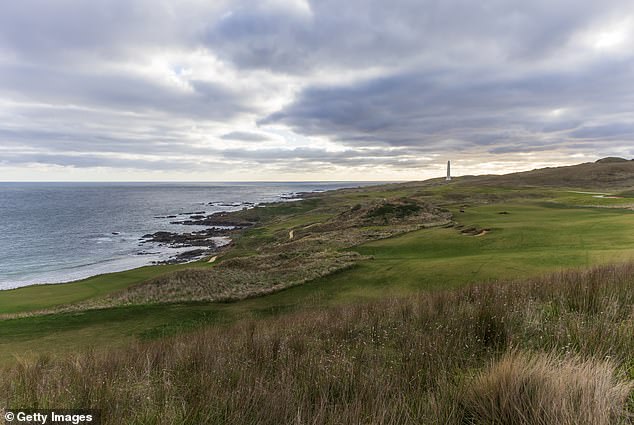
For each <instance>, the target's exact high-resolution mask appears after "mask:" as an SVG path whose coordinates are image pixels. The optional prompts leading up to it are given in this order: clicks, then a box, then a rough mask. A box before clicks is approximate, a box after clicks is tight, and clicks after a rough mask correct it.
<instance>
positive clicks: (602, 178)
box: [458, 157, 634, 191]
mask: <svg viewBox="0 0 634 425" xmlns="http://www.w3.org/2000/svg"><path fill="white" fill-rule="evenodd" d="M458 181H459V182H463V183H464V182H466V183H468V184H479V185H486V186H502V187H526V186H542V187H567V188H584V189H601V190H611V191H614V190H620V189H628V188H632V187H634V161H628V160H626V159H623V158H612V157H608V158H603V159H600V160H598V161H596V162H587V163H583V164H577V165H571V166H565V167H548V168H540V169H536V170H531V171H523V172H519V173H511V174H504V175H500V176H492V175H487V176H475V177H468V178H466V179H464V180H461V179H458Z"/></svg>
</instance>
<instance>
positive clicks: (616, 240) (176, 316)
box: [0, 187, 634, 361]
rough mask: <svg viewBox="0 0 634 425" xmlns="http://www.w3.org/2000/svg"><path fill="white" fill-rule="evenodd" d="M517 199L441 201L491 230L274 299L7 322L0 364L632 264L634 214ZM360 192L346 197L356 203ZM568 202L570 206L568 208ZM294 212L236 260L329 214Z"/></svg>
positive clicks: (86, 284) (61, 292)
mask: <svg viewBox="0 0 634 425" xmlns="http://www.w3.org/2000/svg"><path fill="white" fill-rule="evenodd" d="M516 192H517V191H500V192H498V193H505V194H506V195H505V196H509V195H508V194H509V193H510V194H511V195H512V199H513V200H511V201H502V202H500V203H490V202H488V201H486V200H485V201H482V202H480V203H474V204H473V205H472V206H467V207H464V212H460V208H461V205H462V202H463V201H462V199H460V200H458V202H454V203H446V204H445V205H446V206H448V207H449V208H450V209H451V210H452V213H453V214H454V219H455V221H456V222H457V223H458V224H459V225H461V226H464V227H462V228H467V227H475V228H477V229H490V230H489V231H488V232H487V233H486V234H483V235H481V236H467V235H464V234H462V233H461V231H460V228H457V227H449V228H440V227H438V228H431V229H424V230H418V231H414V232H410V233H406V234H402V235H400V236H396V237H392V238H389V239H383V240H378V241H374V242H370V243H366V244H363V245H361V246H357V247H354V248H352V250H355V251H358V252H359V253H361V254H364V255H368V256H371V259H369V260H364V261H361V262H360V263H358V264H357V265H356V266H355V267H353V268H351V269H349V270H346V271H342V272H338V273H335V274H333V275H329V276H326V277H323V278H320V279H317V280H315V281H312V282H309V283H307V284H304V285H301V286H296V287H293V288H290V289H287V290H284V291H281V292H278V293H275V294H272V295H268V296H264V297H259V298H252V299H247V300H243V301H239V302H233V303H190V304H170V305H147V306H144V305H139V306H129V307H118V308H110V309H103V310H92V311H85V312H79V313H64V314H53V315H47V316H36V317H25V318H20V319H12V320H5V321H2V323H1V324H0V341H1V342H0V360H5V361H6V360H9V359H11V358H13V357H14V355H16V354H17V355H20V356H24V355H29V353H34V354H35V353H41V352H51V353H56V352H66V351H72V350H75V349H77V348H82V347H88V346H95V347H103V346H123V345H126V344H129V343H131V342H133V341H137V340H144V339H151V338H158V337H163V336H169V335H174V334H177V333H182V332H184V331H187V330H190V329H194V328H197V327H201V326H205V325H210V324H218V323H226V322H231V321H233V320H236V319H237V318H243V317H258V316H261V315H271V314H279V313H282V312H286V311H292V310H296V309H305V308H311V307H318V306H323V305H327V304H338V303H348V302H357V301H359V300H363V299H369V298H376V297H384V296H401V295H407V294H411V293H413V292H416V291H421V290H433V289H442V288H451V287H456V286H460V285H464V284H468V283H472V282H480V281H487V280H495V279H507V278H525V277H529V276H534V275H539V274H543V273H547V272H551V271H556V270H560V269H563V268H571V267H585V266H589V265H594V264H600V263H610V262H619V261H626V260H630V259H633V258H634V232H633V231H632V230H634V213H633V212H632V211H630V210H627V209H622V208H590V207H580V206H578V205H583V202H584V200H587V199H592V200H593V202H598V201H597V200H600V199H601V198H592V195H590V194H578V193H573V194H568V193H567V192H566V193H564V192H560V193H558V194H557V193H555V194H554V195H553V193H552V191H551V192H548V196H544V197H543V198H542V199H541V200H535V199H534V198H535V196H530V197H528V198H527V199H521V198H519V199H518V197H517V196H515V195H516ZM386 193H388V192H386ZM430 193H431V194H430V195H429V196H432V197H438V196H439V193H440V195H441V196H442V197H443V199H446V196H447V193H449V192H448V191H447V187H442V188H441V189H439V190H435V191H431V192H430ZM465 193H468V191H466V192H465ZM472 193H479V194H485V195H486V196H491V195H496V192H495V191H494V190H493V189H491V188H486V190H479V189H478V190H475V189H474V190H472ZM362 195H363V193H361V194H359V193H354V194H353V195H346V196H349V197H351V198H352V200H353V202H356V201H357V199H359V198H360V197H361V196H362ZM374 195H375V194H372V196H374ZM346 196H344V195H337V197H335V198H334V201H335V202H342V200H343V199H345V197H346ZM460 196H463V195H460ZM464 196H467V195H464ZM496 196H497V195H496ZM449 197H451V196H449ZM563 199H565V200H567V201H568V202H569V205H566V204H564V203H562V200H563ZM553 201H555V202H553ZM608 202H614V201H608ZM294 208H295V209H296V211H297V212H298V214H296V215H293V216H290V217H289V218H288V220H280V219H275V220H274V221H273V222H272V223H271V224H270V226H267V225H264V227H260V228H254V229H251V230H249V231H247V232H246V233H245V234H244V236H242V237H240V238H238V239H237V241H236V249H235V250H234V251H233V252H232V251H230V252H229V256H234V255H238V254H241V255H249V253H250V252H252V251H253V250H255V249H257V247H258V243H259V242H258V241H260V240H267V241H268V240H271V239H272V238H274V237H278V238H279V237H280V235H281V236H284V235H285V234H287V233H288V229H292V228H296V227H301V226H305V225H310V224H312V223H315V222H318V221H320V220H322V219H327V218H328V215H327V214H326V213H324V212H323V211H321V212H320V211H318V212H315V211H312V210H310V209H308V208H303V209H302V208H299V206H298V207H294ZM274 235H276V236H274ZM210 266H211V265H210V264H207V263H200V262H199V263H194V264H188V265H179V266H160V267H145V268H140V269H136V270H132V271H127V272H123V273H114V274H109V275H103V276H97V277H94V278H91V279H86V280H84V281H80V282H74V283H71V284H60V285H43V286H32V287H27V288H21V289H17V290H12V291H2V292H0V312H1V313H12V312H20V311H31V310H37V309H42V308H47V307H51V306H55V305H59V304H65V303H72V302H76V301H81V300H85V299H89V298H92V297H96V296H99V295H103V294H107V293H110V292H113V291H117V290H119V289H122V288H125V287H127V286H130V285H134V284H137V283H140V282H143V281H145V280H147V279H150V278H152V277H155V276H157V275H159V274H162V273H166V272H168V271H173V270H177V269H179V268H183V267H210Z"/></svg>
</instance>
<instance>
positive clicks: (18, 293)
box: [0, 261, 213, 315]
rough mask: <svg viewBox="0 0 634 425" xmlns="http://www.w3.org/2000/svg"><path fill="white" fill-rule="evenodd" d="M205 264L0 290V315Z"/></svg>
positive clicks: (104, 291) (151, 268)
mask: <svg viewBox="0 0 634 425" xmlns="http://www.w3.org/2000/svg"><path fill="white" fill-rule="evenodd" d="M209 267H213V264H209V263H206V262H202V261H201V262H196V263H189V264H175V265H160V266H147V267H140V268H137V269H133V270H127V271H123V272H118V273H108V274H103V275H99V276H94V277H90V278H88V279H83V280H79V281H76V282H70V283H63V284H50V285H33V286H26V287H22V288H17V289H11V290H6V291H0V315H1V314H7V313H18V312H28V311H34V310H42V309H46V308H49V307H53V306H57V305H61V304H70V303H75V302H79V301H83V300H87V299H90V298H95V297H99V296H103V295H106V294H108V293H111V292H114V291H117V290H120V289H122V288H126V287H128V286H131V285H135V284H138V283H141V282H144V281H146V280H148V279H151V278H154V277H156V276H160V275H162V274H165V273H169V272H173V271H176V270H182V269H185V268H209Z"/></svg>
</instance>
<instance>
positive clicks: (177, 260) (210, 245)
mask: <svg viewBox="0 0 634 425" xmlns="http://www.w3.org/2000/svg"><path fill="white" fill-rule="evenodd" d="M311 194H313V192H299V193H285V194H282V195H280V197H279V198H280V200H281V201H282V202H285V201H286V202H289V201H294V200H300V199H303V198H305V197H307V196H310V195H311ZM201 205H207V206H211V207H216V208H217V207H222V208H235V210H233V211H219V212H214V213H211V214H208V213H207V212H206V211H190V212H182V213H179V214H171V215H165V216H156V217H154V218H156V219H176V220H172V221H170V222H169V223H170V224H176V225H182V226H198V227H200V226H202V227H206V229H203V230H197V231H194V232H182V233H178V232H168V231H159V232H155V233H148V234H146V235H143V236H142V237H141V238H140V239H139V245H140V246H144V245H150V244H155V245H157V246H159V247H168V248H173V249H184V248H192V249H191V250H186V251H181V252H178V253H176V254H175V255H173V256H171V257H170V258H168V259H167V260H162V261H153V262H152V264H181V263H188V262H191V261H195V260H200V259H202V258H205V257H210V256H212V255H214V254H217V253H218V252H219V251H220V250H221V249H222V248H225V247H227V246H230V245H231V236H232V235H233V234H235V233H236V232H238V231H240V230H242V229H245V228H247V227H251V226H253V225H254V224H255V222H254V221H251V220H247V219H244V218H242V217H240V215H239V214H236V212H239V211H245V210H250V209H252V208H255V207H257V206H258V205H259V204H256V203H253V202H233V203H227V202H207V203H201ZM147 254H151V253H150V252H141V253H139V255H147Z"/></svg>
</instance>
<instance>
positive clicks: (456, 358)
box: [0, 158, 634, 424]
mask: <svg viewBox="0 0 634 425" xmlns="http://www.w3.org/2000/svg"><path fill="white" fill-rule="evenodd" d="M633 189H634V162H633V161H626V160H619V159H615V158H608V159H605V160H601V161H598V162H597V163H588V164H580V165H577V166H572V167H559V168H552V169H543V170H534V171H529V172H524V173H514V174H509V175H504V176H475V177H463V178H456V179H454V180H453V181H451V182H445V181H444V180H441V179H433V180H428V181H424V182H409V183H400V184H389V185H381V186H373V187H365V188H360V189H343V190H337V191H333V192H326V193H323V194H314V195H309V196H307V198H306V199H305V200H303V201H299V202H293V203H290V204H289V203H280V204H272V205H267V206H264V207H258V208H253V209H250V210H245V211H240V212H236V213H234V216H233V217H234V218H235V219H236V220H244V221H248V222H250V223H253V225H252V226H250V227H249V228H248V229H246V230H244V231H243V232H242V233H240V234H239V235H237V237H236V238H235V240H234V242H233V244H232V246H231V247H229V248H228V249H227V250H226V251H224V252H223V253H221V254H220V255H219V256H218V258H217V259H216V260H215V261H214V262H212V263H209V262H207V261H201V262H197V263H191V264H188V265H179V266H156V267H149V268H143V269H137V270H131V271H127V272H122V273H114V274H111V275H104V276H98V277H95V278H91V279H87V280H85V281H80V282H75V283H69V284H59V285H42V286H33V287H28V288H20V289H16V290H11V291H2V292H0V315H2V320H1V321H0V363H2V364H4V366H3V367H4V372H3V373H2V374H1V375H0V389H1V388H5V389H7V388H13V391H9V392H6V391H5V393H6V394H12V395H11V396H5V397H8V398H6V399H2V398H0V405H2V404H4V405H16V404H19V405H25V406H27V405H29V406H30V405H56V406H59V405H65V406H69V407H71V406H73V407H78V406H83V407H85V406H86V405H98V406H104V405H107V406H110V408H111V409H114V410H116V411H117V412H118V414H120V415H124V416H127V417H129V418H131V420H130V421H128V423H200V422H201V421H202V422H205V421H207V422H209V421H212V423H293V421H295V423H360V422H361V423H434V422H433V421H432V419H433V418H436V419H435V420H438V421H439V422H438V423H472V422H473V423H510V422H495V420H494V419H491V418H488V419H487V418H486V417H485V416H483V415H484V413H483V407H482V406H485V405H487V404H490V403H493V402H494V401H492V400H494V399H495V391H496V390H499V387H500V385H502V384H501V382H502V381H503V382H506V383H511V382H512V381H513V379H520V380H521V379H531V380H533V381H531V382H534V385H536V387H535V393H534V394H536V395H535V397H537V398H536V399H535V400H537V399H539V397H544V399H548V398H551V399H552V394H553V392H555V393H556V391H563V390H562V389H561V388H559V389H557V387H556V385H564V386H566V385H567V384H562V383H565V382H568V381H565V380H566V379H568V380H570V382H573V381H574V383H575V384H574V385H573V384H570V385H569V386H570V387H571V388H576V389H575V391H578V392H579V394H582V395H583V396H584V397H586V396H587V397H589V398H588V399H585V401H584V402H583V403H582V404H583V406H585V410H584V413H583V414H584V415H587V416H586V417H585V419H584V420H582V421H580V419H579V416H575V415H577V414H580V413H579V412H580V409H578V408H575V407H574V406H577V405H576V404H575V403H578V400H576V399H575V400H576V401H575V400H572V399H571V400H570V401H568V402H566V403H569V404H568V405H567V407H565V408H562V407H561V406H559V407H557V406H551V407H547V408H546V410H548V409H550V410H548V411H536V412H533V413H531V414H534V415H536V416H534V417H539V418H542V420H543V421H542V422H535V421H533V422H531V421H528V422H521V421H520V422H513V423H555V422H553V421H556V422H557V423H587V424H591V423H597V424H603V423H605V424H608V423H628V422H627V421H628V420H629V419H628V415H629V413H627V412H626V411H627V403H629V404H630V407H632V406H631V405H632V403H634V401H633V399H632V396H631V392H630V389H631V381H632V379H633V378H634V357H633V356H632V355H631V353H632V352H634V340H632V336H631V332H629V333H628V332H627V330H628V329H630V330H631V326H632V324H634V315H633V313H632V311H631V305H632V299H633V297H634V277H632V273H631V271H632V266H631V264H632V261H633V260H634V231H633V230H634V195H633V194H632V193H634V192H633ZM588 270H590V271H588ZM434 341H438V343H434ZM87 350H89V351H87ZM71 353H72V354H71ZM143 359H146V360H147V362H145V363H144V360H143ZM509 365H510V366H509ZM504 368H506V369H504ZM509 368H510V369H513V370H515V371H517V373H518V374H519V373H521V372H522V371H523V372H525V373H526V374H527V376H529V378H527V377H526V376H524V377H523V376H508V377H506V378H504V379H506V381H504V379H503V380H502V381H497V380H498V379H502V378H500V374H503V373H507V372H505V370H507V371H508V369H509ZM63 370H70V371H71V372H70V374H69V375H68V376H67V379H66V380H65V379H60V378H59V374H60V373H61V371H63ZM79 370H83V371H89V372H88V373H85V374H83V375H82V374H81V373H79ZM557 370H560V371H561V370H564V371H567V375H566V376H563V375H562V377H561V380H560V381H557V382H559V384H557V383H555V382H551V381H548V378H547V376H549V375H551V374H552V372H553V371H557ZM160 371H163V372H160ZM584 371H585V372H584ZM161 373H163V375H161ZM95 376H105V377H106V378H104V379H103V380H102V381H101V382H102V383H101V384H99V383H98V382H97V381H95V380H94V379H93V377H95ZM117 380H120V381H126V382H127V381H131V382H135V383H136V384H135V385H137V386H138V387H137V388H144V390H143V391H140V392H138V394H140V395H139V396H138V397H141V396H143V397H146V398H144V399H143V400H139V401H138V403H139V405H140V406H142V408H141V409H140V410H139V411H138V414H137V413H135V414H133V412H132V408H133V407H132V406H133V405H134V403H133V402H132V401H130V402H129V405H128V404H126V403H123V404H116V403H115V401H116V400H123V399H130V400H135V397H137V395H134V394H128V393H126V392H125V391H126V390H125V389H124V388H123V389H122V388H117V387H116V384H115V382H117ZM38 382H39V383H42V382H44V383H46V384H38ZM211 382H213V383H214V384H213V385H208V386H207V387H206V386H205V385H206V384H209V383H211ZM313 383H316V384H315V386H312V385H313ZM38 385H39V386H38ZM509 385H510V384H509ZM575 385H576V387H575ZM63 388H70V390H68V391H67V392H65V391H64V390H63ZM90 388H93V389H91V390H88V389H90ZM183 388H188V391H187V392H185V393H181V392H180V391H181V390H182V389H183ZM364 388H365V389H364ZM598 388H600V390H599V389H598ZM382 389H389V391H388V392H385V391H382ZM276 391H277V392H279V393H278V394H275V393H276ZM439 391H440V393H442V394H445V395H446V397H445V398H443V399H438V398H437V397H438V396H437V395H436V396H434V394H438V393H439ZM508 391H509V393H510V394H514V393H513V390H512V389H508ZM549 391H550V394H551V396H549V395H548V394H549ZM592 391H594V393H593V392H592ZM216 393H219V394H222V396H220V397H218V398H213V397H212V394H216ZM595 393H597V394H598V393H602V394H611V395H610V399H611V400H612V401H606V400H605V399H598V398H596V397H595V398H593V397H594V396H591V395H589V394H595ZM69 394H70V395H69ZM461 394H462V395H461ZM517 397H519V399H518V400H516V402H517V403H526V409H527V411H530V409H531V406H533V405H534V403H536V401H535V400H532V399H531V400H523V399H521V397H522V394H521V393H519V394H517ZM562 397H563V398H562V399H565V394H564V395H562ZM148 400H149V401H148ZM628 400H629V401H628ZM179 406H186V408H185V409H184V410H182V409H181V408H180V407H179ZM265 406H276V408H275V409H269V410H267V408H265ZM571 406H572V407H571ZM179 409H181V410H179ZM484 410H487V409H484ZM511 410H513V409H511ZM504 412H505V411H504V409H503V406H502V407H500V414H501V415H502V414H508V415H512V413H509V412H506V413H504ZM597 412H604V413H603V416H602V417H601V418H599V417H598V416H597V415H599V413H597ZM135 415H136V416H135ZM540 415H541V416H540ZM557 415H560V416H557ZM566 415H568V416H566ZM160 418H163V419H160ZM629 418H630V419H631V417H629ZM441 419H442V420H441ZM469 420H471V421H472V422H468V421H469ZM509 420H510V419H509ZM421 421H423V422H421ZM465 421H467V422H465ZM107 423H110V422H107ZM112 423H115V422H112Z"/></svg>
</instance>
